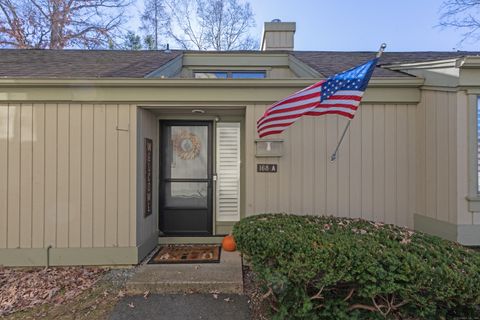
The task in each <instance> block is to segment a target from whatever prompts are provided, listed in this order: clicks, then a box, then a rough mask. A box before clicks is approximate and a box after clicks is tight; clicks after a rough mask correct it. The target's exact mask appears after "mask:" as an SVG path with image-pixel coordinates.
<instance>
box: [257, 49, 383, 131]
mask: <svg viewBox="0 0 480 320" xmlns="http://www.w3.org/2000/svg"><path fill="white" fill-rule="evenodd" d="M377 61H378V58H375V59H373V60H370V61H367V62H366V63H364V64H362V65H360V66H357V67H354V68H352V69H349V70H347V71H344V72H341V73H339V74H336V75H334V76H332V77H330V78H328V79H326V80H322V81H319V82H317V83H315V84H313V85H311V86H309V87H307V88H305V89H303V90H300V91H298V92H296V93H294V94H292V95H290V96H288V97H286V98H285V99H283V100H280V101H278V102H277V103H275V104H273V105H272V106H270V107H269V108H268V109H267V111H265V113H264V114H263V116H262V117H261V118H260V119H258V121H257V131H258V135H259V136H260V138H263V137H266V136H269V135H272V134H278V133H282V132H283V131H284V130H285V129H286V128H287V127H288V126H290V125H291V124H293V123H294V122H295V121H297V120H298V119H299V118H300V117H301V116H303V115H307V116H320V115H325V114H337V115H340V116H344V117H347V118H350V119H352V118H353V116H354V115H355V111H357V109H358V107H359V106H360V101H361V100H362V96H363V92H364V91H365V89H366V87H367V85H368V81H369V80H370V77H371V75H372V72H373V69H374V68H375V66H376V63H377Z"/></svg>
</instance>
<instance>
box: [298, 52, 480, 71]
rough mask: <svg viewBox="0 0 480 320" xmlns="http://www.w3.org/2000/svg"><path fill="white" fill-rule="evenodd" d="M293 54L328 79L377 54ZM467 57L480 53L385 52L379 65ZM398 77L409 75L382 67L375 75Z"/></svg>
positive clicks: (377, 69) (479, 53) (378, 68)
mask: <svg viewBox="0 0 480 320" xmlns="http://www.w3.org/2000/svg"><path fill="white" fill-rule="evenodd" d="M292 54H293V55H294V56H295V57H296V58H298V59H299V60H301V61H302V62H304V63H306V64H307V65H309V66H310V67H312V68H313V69H314V70H316V71H317V72H319V73H321V74H322V75H324V76H327V77H328V76H331V75H333V74H336V73H339V72H341V71H343V70H347V69H349V68H351V67H354V66H356V65H359V64H361V63H363V62H365V61H367V60H368V59H371V58H373V57H374V56H375V52H345V51H294V52H293V53H292ZM467 55H468V56H476V55H480V52H467V51H457V52H438V51H437V52H435V51H417V52H385V53H384V54H383V56H382V58H381V59H380V61H379V65H389V64H399V63H414V62H427V61H435V60H447V59H453V58H460V57H463V56H467ZM398 76H408V75H407V74H405V73H402V72H398V71H391V70H388V69H385V68H380V67H377V68H376V70H375V71H374V73H373V77H398Z"/></svg>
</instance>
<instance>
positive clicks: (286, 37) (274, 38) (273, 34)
mask: <svg viewBox="0 0 480 320" xmlns="http://www.w3.org/2000/svg"><path fill="white" fill-rule="evenodd" d="M295 29H296V23H295V22H282V21H281V20H280V19H274V20H272V21H271V22H265V24H264V27H263V35H262V51H274V50H293V43H294V40H293V38H294V37H293V36H294V34H295Z"/></svg>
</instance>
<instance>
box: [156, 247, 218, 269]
mask: <svg viewBox="0 0 480 320" xmlns="http://www.w3.org/2000/svg"><path fill="white" fill-rule="evenodd" d="M220 252H221V249H220V246H219V245H211V244H201V245H176V244H175V245H173V244H169V245H165V246H161V247H160V249H159V250H158V252H157V253H156V254H155V255H154V256H153V257H152V258H151V259H150V261H148V263H149V264H170V263H219V262H220Z"/></svg>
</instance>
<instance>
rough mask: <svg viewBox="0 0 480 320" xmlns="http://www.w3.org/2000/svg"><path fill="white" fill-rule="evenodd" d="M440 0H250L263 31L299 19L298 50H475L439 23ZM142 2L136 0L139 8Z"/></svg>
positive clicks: (476, 45) (475, 45)
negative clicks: (272, 24) (267, 23)
mask: <svg viewBox="0 0 480 320" xmlns="http://www.w3.org/2000/svg"><path fill="white" fill-rule="evenodd" d="M441 3H442V0H250V4H251V5H252V8H253V11H254V13H255V18H256V21H257V26H256V28H255V30H252V32H253V33H254V34H258V35H259V37H260V35H261V32H262V28H263V22H265V21H271V20H272V19H275V18H278V19H281V20H282V21H295V22H296V23H297V32H296V34H295V49H296V50H348V51H351V50H368V51H375V50H377V49H378V47H379V45H380V43H382V42H386V43H387V44H388V50H389V51H415V50H434V51H452V50H475V51H480V41H479V42H477V43H472V42H470V43H468V42H465V43H463V44H461V45H460V44H459V42H460V40H461V38H462V36H461V34H462V31H460V30H454V29H446V30H443V29H441V28H439V27H435V26H436V25H437V24H438V20H439V16H440V5H441ZM141 7H142V0H138V2H137V8H138V9H140V8H141ZM479 14H480V13H479Z"/></svg>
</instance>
